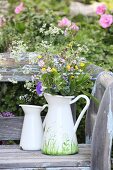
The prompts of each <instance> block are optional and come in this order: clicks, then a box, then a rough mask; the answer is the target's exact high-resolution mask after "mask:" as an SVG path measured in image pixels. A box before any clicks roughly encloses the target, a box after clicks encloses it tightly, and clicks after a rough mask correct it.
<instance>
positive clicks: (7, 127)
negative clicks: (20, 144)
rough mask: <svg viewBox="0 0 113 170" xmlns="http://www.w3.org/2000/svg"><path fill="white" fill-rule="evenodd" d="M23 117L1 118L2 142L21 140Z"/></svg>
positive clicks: (0, 135) (0, 132) (0, 138)
mask: <svg viewBox="0 0 113 170" xmlns="http://www.w3.org/2000/svg"><path fill="white" fill-rule="evenodd" d="M22 124H23V117H12V118H1V117H0V140H19V139H20V135H21V129H22Z"/></svg>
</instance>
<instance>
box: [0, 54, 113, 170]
mask: <svg viewBox="0 0 113 170" xmlns="http://www.w3.org/2000/svg"><path fill="white" fill-rule="evenodd" d="M24 64H25V63H24ZM20 66H21V67H22V66H23V62H21V63H20ZM89 69H90V70H92V73H93V78H94V79H95V78H96V77H97V75H98V74H99V73H100V72H102V71H103V69H102V68H100V67H97V66H94V65H91V66H90V67H89V68H88V70H89ZM35 71H36V70H35ZM36 72H37V71H36ZM0 74H1V75H2V76H3V78H2V79H1V82H7V81H9V80H8V78H10V79H11V78H15V79H16V80H17V81H25V80H31V77H30V76H31V75H27V76H26V75H23V73H22V71H21V70H20V71H18V69H17V64H15V62H14V60H13V59H10V58H9V54H3V55H2V57H1V59H0ZM99 78H100V88H103V90H102V91H101V90H99V91H97V93H98V95H99V96H102V94H100V93H103V97H102V98H100V100H101V103H100V106H99V109H98V110H96V112H92V107H94V106H93V105H92V101H91V106H90V107H89V110H88V113H87V116H86V144H79V153H78V154H75V155H68V156H48V155H44V154H42V153H41V151H23V150H20V148H19V145H0V169H6V170H7V169H12V170H16V169H18V170H21V169H26V170H29V169H32V170H34V169H36V170H45V169H46V170H53V169H54V170H110V169H111V157H110V154H111V147H112V134H111V133H112V129H111V131H110V132H109V128H108V126H110V127H112V126H111V125H112V124H113V122H112V121H113V119H112V116H111V117H110V118H111V119H108V117H109V116H110V115H109V113H108V112H106V111H105V109H106V108H104V105H105V102H108V104H109V102H111V101H112V100H113V99H112V100H111V98H110V96H109V94H108V92H107V91H108V90H109V89H111V91H113V88H112V84H113V78H112V76H111V75H109V74H108V73H106V74H105V76H103V75H102V76H100V77H99ZM106 97H107V100H105V98H106ZM112 106H113V104H112ZM95 113H96V114H95ZM97 113H98V114H97ZM73 117H74V119H75V116H73ZM22 123H23V117H12V118H3V117H0V140H19V139H20V135H21V129H22Z"/></svg>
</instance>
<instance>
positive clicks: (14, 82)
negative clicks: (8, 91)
mask: <svg viewBox="0 0 113 170" xmlns="http://www.w3.org/2000/svg"><path fill="white" fill-rule="evenodd" d="M8 81H9V82H11V83H13V84H16V83H17V80H15V79H13V78H8Z"/></svg>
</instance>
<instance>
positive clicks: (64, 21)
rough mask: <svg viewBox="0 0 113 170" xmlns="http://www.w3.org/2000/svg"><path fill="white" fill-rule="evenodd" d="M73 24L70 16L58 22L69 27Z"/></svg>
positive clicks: (60, 25) (59, 24) (61, 25)
mask: <svg viewBox="0 0 113 170" xmlns="http://www.w3.org/2000/svg"><path fill="white" fill-rule="evenodd" d="M70 25H71V21H70V20H68V18H66V17H64V18H62V20H60V21H59V22H58V26H59V27H69V26H70Z"/></svg>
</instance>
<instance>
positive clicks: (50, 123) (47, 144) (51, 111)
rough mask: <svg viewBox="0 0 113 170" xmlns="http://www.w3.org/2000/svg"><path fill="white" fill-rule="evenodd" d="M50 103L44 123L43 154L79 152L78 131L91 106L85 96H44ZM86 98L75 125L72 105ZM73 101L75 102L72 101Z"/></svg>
mask: <svg viewBox="0 0 113 170" xmlns="http://www.w3.org/2000/svg"><path fill="white" fill-rule="evenodd" d="M44 96H45V98H46V100H47V102H48V113H47V116H46V118H45V121H44V124H43V125H44V136H43V146H42V153H44V154H50V155H67V154H74V153H77V152H78V143H77V138H76V130H77V128H78V125H79V123H80V121H81V119H82V117H83V115H84V113H85V111H86V110H87V109H88V106H89V104H90V100H89V98H88V97H87V96H85V95H79V96H77V97H76V98H75V99H73V98H74V96H59V95H51V94H47V93H46V94H44ZM80 98H84V99H85V100H86V105H85V107H84V108H83V110H82V112H81V113H80V115H79V117H78V119H77V121H76V123H75V125H74V122H73V117H72V113H71V107H70V104H72V103H75V102H76V101H77V100H78V99H80ZM72 99H73V100H72Z"/></svg>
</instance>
